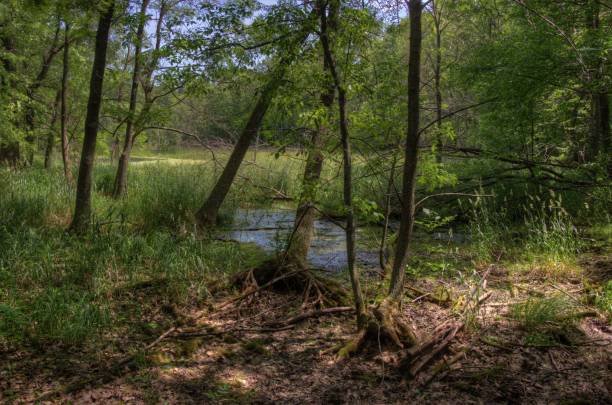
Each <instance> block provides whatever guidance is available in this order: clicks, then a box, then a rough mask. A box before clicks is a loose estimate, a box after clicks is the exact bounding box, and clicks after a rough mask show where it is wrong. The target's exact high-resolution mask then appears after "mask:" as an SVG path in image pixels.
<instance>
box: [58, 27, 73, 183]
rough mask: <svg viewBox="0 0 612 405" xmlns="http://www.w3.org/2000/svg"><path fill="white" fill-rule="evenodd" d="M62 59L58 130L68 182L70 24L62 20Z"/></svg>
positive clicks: (69, 176) (70, 179) (70, 177)
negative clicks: (63, 25)
mask: <svg viewBox="0 0 612 405" xmlns="http://www.w3.org/2000/svg"><path fill="white" fill-rule="evenodd" d="M64 24H65V27H64V60H63V62H64V63H63V68H62V88H61V107H60V110H61V113H60V117H61V118H60V131H61V140H62V163H63V165H64V177H65V178H66V181H67V182H68V183H69V184H72V183H73V182H74V179H73V178H72V170H71V167H70V165H71V163H70V142H69V140H68V74H69V72H70V42H69V40H68V35H69V34H70V24H69V23H68V22H64Z"/></svg>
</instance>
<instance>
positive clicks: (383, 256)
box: [378, 152, 397, 275]
mask: <svg viewBox="0 0 612 405" xmlns="http://www.w3.org/2000/svg"><path fill="white" fill-rule="evenodd" d="M396 165H397V152H394V153H393V160H392V161H391V172H390V173H389V178H388V179H387V190H386V195H385V223H384V224H383V233H382V237H381V240H380V249H379V251H378V262H379V265H380V270H381V272H382V274H383V275H385V274H386V273H387V264H388V260H389V258H388V255H387V237H388V234H389V219H390V217H391V195H392V193H393V182H394V180H395V166H396Z"/></svg>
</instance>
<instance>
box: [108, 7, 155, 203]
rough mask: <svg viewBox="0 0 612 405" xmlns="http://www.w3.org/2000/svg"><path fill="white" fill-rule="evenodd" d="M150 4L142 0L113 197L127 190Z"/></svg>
mask: <svg viewBox="0 0 612 405" xmlns="http://www.w3.org/2000/svg"><path fill="white" fill-rule="evenodd" d="M148 6H149V0H142V5H141V8H140V20H139V22H138V29H137V32H136V44H135V47H134V72H133V73H132V88H131V90H130V108H129V111H128V117H127V121H126V128H125V143H124V144H123V151H122V152H121V156H120V157H119V165H118V167H117V175H116V176H115V188H114V190H113V197H115V198H119V197H121V196H123V195H124V194H125V192H126V191H127V174H128V164H129V161H130V154H131V153H132V146H134V119H135V115H136V103H137V101H138V81H139V80H140V71H141V66H142V61H141V60H140V59H141V58H140V54H141V50H142V40H143V38H144V27H145V23H146V21H147V7H148Z"/></svg>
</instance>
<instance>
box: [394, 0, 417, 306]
mask: <svg viewBox="0 0 612 405" xmlns="http://www.w3.org/2000/svg"><path fill="white" fill-rule="evenodd" d="M422 8H423V6H422V4H421V0H408V13H409V18H410V45H409V46H410V50H409V57H410V60H409V62H408V128H407V132H406V146H405V147H406V150H405V158H404V173H403V179H402V180H403V183H402V214H401V222H400V230H399V236H398V240H397V245H396V249H395V259H394V261H393V270H392V273H391V285H390V286H389V298H390V299H391V300H393V301H398V300H400V298H401V296H402V293H403V291H404V277H405V274H406V271H405V268H406V263H407V260H408V247H409V244H410V239H411V236H412V227H413V224H414V190H415V186H416V172H417V163H418V152H419V148H418V146H419V118H420V117H419V113H420V106H419V92H420V81H421V40H422V37H421V13H422Z"/></svg>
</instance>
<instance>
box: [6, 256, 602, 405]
mask: <svg viewBox="0 0 612 405" xmlns="http://www.w3.org/2000/svg"><path fill="white" fill-rule="evenodd" d="M583 265H584V266H586V267H585V268H586V270H587V272H588V274H589V277H591V278H598V277H604V278H607V279H609V278H610V274H611V272H612V263H611V262H610V261H609V257H607V256H598V255H589V256H585V257H584V259H583ZM485 272H486V274H487V276H486V277H487V286H486V291H487V292H489V291H490V292H492V294H491V297H490V298H489V299H488V300H487V301H486V302H485V303H483V304H482V306H481V307H480V308H479V310H478V311H477V314H476V319H474V320H473V322H471V323H470V324H468V325H466V328H464V330H463V331H462V332H461V333H460V334H459V335H458V336H457V338H456V339H455V340H454V342H453V343H452V345H451V346H450V349H449V351H447V352H445V353H444V356H446V358H450V357H451V356H452V355H453V354H456V353H459V352H463V353H464V354H463V356H462V357H460V360H459V361H458V362H456V363H454V364H452V365H450V366H449V367H448V368H447V369H442V370H440V371H441V372H440V373H438V374H435V375H434V374H431V372H432V370H431V367H430V368H429V369H426V371H425V372H424V373H425V375H431V376H432V379H431V381H423V378H417V379H416V380H410V379H408V378H406V373H404V372H401V371H400V370H399V369H398V367H397V364H398V358H399V355H400V353H399V352H394V351H390V350H387V349H386V348H385V347H383V346H382V345H381V346H380V347H379V348H371V349H370V350H369V351H367V352H364V353H360V354H358V355H357V356H354V357H352V358H349V359H348V360H343V361H339V360H337V359H336V356H335V352H334V350H333V349H334V347H336V346H337V345H338V344H340V343H342V342H346V341H347V340H348V339H350V338H351V336H353V334H354V331H355V327H354V320H353V318H352V316H351V315H350V314H339V315H325V316H321V317H315V318H310V319H307V320H305V321H304V322H301V323H298V324H296V325H292V326H291V327H287V328H276V329H281V330H273V329H274V328H270V329H267V328H265V324H268V323H270V322H271V321H274V320H283V319H286V318H287V317H288V316H291V315H292V314H295V313H298V312H299V307H300V304H301V296H297V295H292V294H279V293H274V292H269V291H262V292H260V293H258V294H257V295H254V296H251V297H250V298H249V299H248V300H246V301H240V302H239V303H238V302H237V303H236V304H234V305H230V306H227V307H225V308H223V310H221V311H215V310H214V308H215V307H216V306H218V305H219V304H220V303H222V302H226V300H227V299H228V298H229V297H231V296H232V295H229V294H227V293H223V294H221V296H218V297H216V298H215V299H214V300H213V301H212V302H209V303H208V307H207V308H208V309H204V312H202V311H201V309H199V310H196V309H193V311H192V313H183V314H179V315H176V314H175V316H176V317H177V322H178V324H179V325H183V326H182V327H181V330H183V331H185V330H188V331H191V336H185V334H184V333H183V335H181V334H177V333H175V334H171V335H169V336H168V338H166V339H164V340H162V341H160V342H159V343H158V344H157V345H155V346H154V347H152V348H151V349H150V350H149V351H147V352H146V353H142V356H141V357H139V358H136V359H135V361H133V362H131V363H130V364H126V365H125V366H123V367H120V368H119V369H116V370H114V371H112V369H113V364H116V362H117V359H116V358H114V359H113V360H109V359H108V356H107V354H106V353H97V354H92V353H85V352H84V353H82V355H81V356H79V353H63V354H62V355H59V354H58V353H57V352H53V351H51V352H49V353H46V354H39V355H35V356H31V353H27V352H24V351H16V352H13V353H11V354H10V355H9V358H8V361H5V362H4V364H3V366H2V371H0V376H1V377H2V378H1V379H0V400H1V401H2V402H3V403H11V402H15V403H30V402H35V400H36V399H37V398H38V399H42V398H41V397H40V395H41V394H44V393H49V392H53V390H56V389H58V388H59V389H63V388H66V387H70V386H71V384H73V383H75V382H76V385H74V386H73V387H78V389H75V391H74V392H71V393H68V394H66V393H63V394H60V395H58V396H56V397H52V398H46V400H45V401H42V403H147V404H155V403H181V404H182V403H194V404H200V403H210V404H236V403H244V404H247V403H259V404H267V403H289V404H335V403H338V404H342V403H348V404H359V403H362V404H378V403H380V404H389V403H407V402H409V401H418V402H420V403H527V402H528V403H566V404H578V403H580V404H585V403H588V404H609V403H610V402H611V401H612V379H611V378H610V377H611V376H612V362H611V361H610V360H611V355H612V345H611V344H612V328H611V327H610V324H609V322H608V320H606V319H605V318H604V317H602V316H601V314H599V313H598V312H597V311H591V310H589V311H586V312H584V311H583V312H582V313H581V314H579V315H577V317H576V318H575V322H572V323H571V324H570V323H567V324H564V325H563V327H555V326H559V325H552V324H551V325H548V326H550V327H547V328H545V329H541V330H538V332H537V333H534V330H531V332H530V331H529V329H528V328H526V327H525V324H522V325H521V324H520V322H518V321H517V319H516V318H513V316H512V314H511V308H512V306H511V304H512V303H525V302H531V300H537V299H542V298H543V297H560V296H561V297H565V298H567V299H568V300H569V301H571V302H576V303H578V302H582V297H581V294H583V293H584V291H585V288H587V286H586V285H585V283H584V282H583V281H581V280H579V279H572V278H571V277H570V278H568V279H566V280H565V281H563V282H560V281H559V282H554V283H553V282H550V281H549V280H548V279H547V278H546V277H544V278H542V277H538V275H537V274H534V273H530V274H522V275H519V274H517V273H515V272H511V271H509V270H508V269H507V268H505V267H504V266H503V265H489V266H488V267H487V268H486V269H484V268H483V269H481V271H480V274H481V275H484V273H485ZM412 282H413V285H415V286H417V287H418V288H419V289H421V290H423V291H433V290H434V289H435V288H436V286H439V285H441V283H440V282H439V281H436V280H434V279H431V278H424V279H420V280H416V281H415V280H413V281H412ZM444 285H445V288H446V289H447V291H453V294H454V295H455V296H461V294H465V293H467V291H466V290H465V288H466V287H465V285H462V284H458V283H455V284H452V283H450V282H448V281H445V282H444ZM508 286H512V287H511V288H509V287H508ZM484 291H485V290H483V292H484ZM143 293H145V294H146V291H144V292H143ZM407 302H408V304H406V305H405V306H404V309H403V314H404V317H405V318H406V320H407V321H411V322H413V323H414V325H416V326H417V328H418V330H419V331H420V333H421V334H422V335H426V334H427V333H428V332H431V331H432V330H433V329H434V328H435V327H436V326H437V325H439V324H441V323H442V322H444V321H445V320H447V319H451V318H457V310H456V308H455V309H453V305H452V304H451V305H439V304H435V303H433V302H428V301H425V300H424V299H417V300H416V302H415V300H409V299H407ZM455 302H456V300H455ZM534 302H535V301H534ZM196 318H199V319H197V320H196ZM190 319H191V320H190ZM523 321H524V320H523ZM194 331H196V333H193V332H194ZM198 333H199V334H200V335H199V336H198ZM153 339H154V336H152V337H151V339H150V340H153ZM62 356H64V357H63V358H62ZM89 376H93V379H92V380H91V381H87V379H88V377H89ZM82 382H89V383H88V384H84V385H83V386H80V384H81V383H82Z"/></svg>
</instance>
